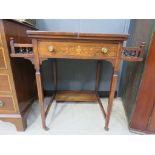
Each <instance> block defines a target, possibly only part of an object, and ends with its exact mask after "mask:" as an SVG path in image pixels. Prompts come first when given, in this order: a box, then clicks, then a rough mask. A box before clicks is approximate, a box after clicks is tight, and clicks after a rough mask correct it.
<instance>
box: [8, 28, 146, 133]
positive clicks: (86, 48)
mask: <svg viewBox="0 0 155 155" xmlns="http://www.w3.org/2000/svg"><path fill="white" fill-rule="evenodd" d="M27 35H28V37H30V38H31V39H32V44H20V43H15V40H14V39H13V38H10V45H11V51H12V52H11V57H16V58H25V59H29V60H31V62H32V63H33V64H34V67H35V70H36V82H37V90H38V97H39V103H40V111H41V118H42V126H43V128H44V129H47V127H46V117H47V114H48V112H49V109H50V107H51V105H52V102H53V100H56V101H66V102H74V101H76V102H98V103H99V105H100V108H101V111H102V113H103V115H104V117H105V130H108V125H109V120H110V115H111V111H112V104H113V99H114V94H115V89H116V85H117V80H118V73H119V69H120V64H121V61H122V60H124V61H131V62H134V61H142V60H143V52H144V47H145V43H140V45H139V47H132V48H125V47H123V42H124V41H125V40H127V39H128V35H127V34H91V33H66V32H47V31H27ZM49 58H51V59H53V61H52V63H53V65H52V72H53V80H54V85H55V93H54V94H53V96H52V98H51V100H50V102H49V104H48V106H47V108H46V109H45V105H44V94H43V87H42V78H41V73H40V67H41V65H42V62H43V61H45V60H47V59H49ZM56 59H81V60H96V61H97V67H96V71H95V74H96V87H95V90H94V91H59V90H57V67H56ZM102 61H108V62H109V63H111V65H112V68H113V73H112V78H111V79H110V80H111V85H110V94H109V99H108V107H107V110H106V111H105V110H104V107H103V105H102V102H101V100H100V97H99V95H98V87H99V81H100V73H101V62H102Z"/></svg>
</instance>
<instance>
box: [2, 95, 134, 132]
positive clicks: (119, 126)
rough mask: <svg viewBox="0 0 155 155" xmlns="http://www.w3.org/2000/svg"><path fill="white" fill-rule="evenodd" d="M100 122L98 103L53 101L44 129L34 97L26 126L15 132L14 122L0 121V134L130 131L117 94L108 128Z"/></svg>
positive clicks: (105, 101)
mask: <svg viewBox="0 0 155 155" xmlns="http://www.w3.org/2000/svg"><path fill="white" fill-rule="evenodd" d="M48 100H49V98H46V102H47V101H48ZM102 102H103V105H104V107H106V105H107V99H102ZM104 122H105V121H104V117H103V115H102V113H101V110H100V107H99V105H98V104H93V103H92V104H88V103H68V104H66V103H58V104H55V102H54V103H53V105H52V107H51V110H50V112H49V115H48V117H47V125H48V127H49V128H50V130H48V131H44V130H43V129H42V127H41V118H40V114H39V104H38V101H35V103H34V104H33V106H32V109H31V111H30V113H29V116H28V128H27V130H26V131H25V132H17V131H16V129H15V127H14V125H12V124H10V123H6V122H2V121H0V134H53V135H58V134H102V135H104V134H123V135H131V134H133V133H131V132H129V130H128V126H127V120H126V117H125V112H124V109H123V106H122V102H121V99H120V98H117V99H115V100H114V106H113V111H112V115H111V120H110V124H109V128H110V130H109V131H108V132H107V131H105V130H104Z"/></svg>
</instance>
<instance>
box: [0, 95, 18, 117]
mask: <svg viewBox="0 0 155 155" xmlns="http://www.w3.org/2000/svg"><path fill="white" fill-rule="evenodd" d="M12 112H15V106H14V100H13V97H12V96H1V95H0V113H1V114H3V113H12Z"/></svg>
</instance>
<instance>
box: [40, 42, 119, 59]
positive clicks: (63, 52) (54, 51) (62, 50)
mask: <svg viewBox="0 0 155 155" xmlns="http://www.w3.org/2000/svg"><path fill="white" fill-rule="evenodd" d="M38 50H39V54H40V56H41V57H51V58H65V57H66V58H81V59H82V58H86V59H89V58H90V59H104V58H107V57H115V56H116V53H117V51H118V45H117V44H110V43H105V44H103V43H75V42H50V41H49V42H48V41H45V42H44V41H40V42H38Z"/></svg>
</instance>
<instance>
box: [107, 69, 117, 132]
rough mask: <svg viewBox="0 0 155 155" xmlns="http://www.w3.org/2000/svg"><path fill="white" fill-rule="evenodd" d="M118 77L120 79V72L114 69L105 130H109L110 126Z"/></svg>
mask: <svg viewBox="0 0 155 155" xmlns="http://www.w3.org/2000/svg"><path fill="white" fill-rule="evenodd" d="M117 79H118V72H115V71H113V74H112V80H111V86H110V95H109V99H108V108H107V115H106V122H105V130H109V128H108V126H109V120H110V115H111V111H112V104H113V99H114V96H115V90H116V86H117Z"/></svg>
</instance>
